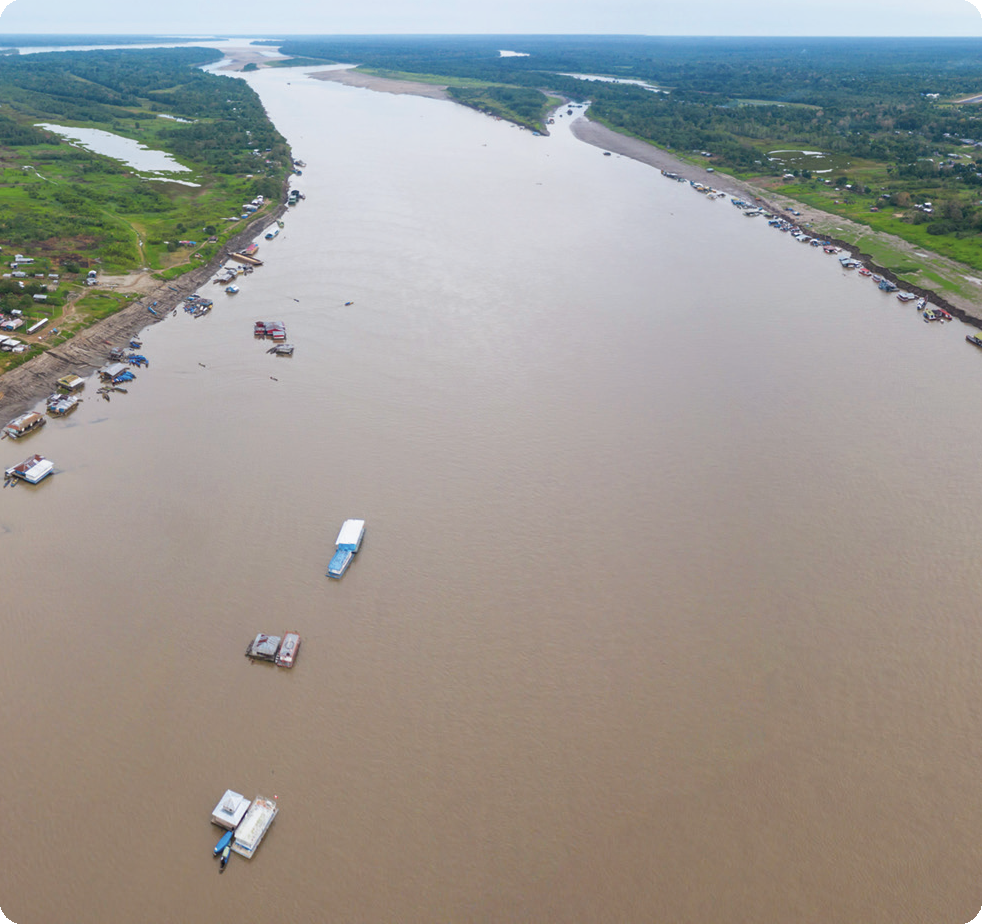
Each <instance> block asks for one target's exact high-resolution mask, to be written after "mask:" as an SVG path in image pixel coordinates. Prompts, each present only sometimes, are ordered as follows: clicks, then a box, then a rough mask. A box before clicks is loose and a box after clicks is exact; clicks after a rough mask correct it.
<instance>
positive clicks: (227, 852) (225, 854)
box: [218, 844, 232, 873]
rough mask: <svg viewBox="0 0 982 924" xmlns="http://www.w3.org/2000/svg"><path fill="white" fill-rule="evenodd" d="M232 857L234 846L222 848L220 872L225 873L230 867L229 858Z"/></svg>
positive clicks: (229, 845) (228, 845) (227, 845)
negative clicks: (227, 867) (226, 868)
mask: <svg viewBox="0 0 982 924" xmlns="http://www.w3.org/2000/svg"><path fill="white" fill-rule="evenodd" d="M231 855H232V845H231V844H226V845H225V847H224V848H222V859H221V860H220V861H219V865H218V872H220V873H224V872H225V867H226V866H228V858H229V857H230V856H231Z"/></svg>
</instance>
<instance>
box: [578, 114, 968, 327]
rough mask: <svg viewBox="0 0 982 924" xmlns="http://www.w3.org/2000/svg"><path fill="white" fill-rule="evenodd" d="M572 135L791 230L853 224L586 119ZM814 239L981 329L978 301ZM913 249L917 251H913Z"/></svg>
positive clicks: (841, 244) (843, 245)
mask: <svg viewBox="0 0 982 924" xmlns="http://www.w3.org/2000/svg"><path fill="white" fill-rule="evenodd" d="M571 131H572V132H573V135H574V136H575V137H576V138H578V139H579V140H580V141H583V142H585V143H586V144H591V145H593V146H594V147H598V148H601V149H602V150H604V151H610V152H612V153H614V154H620V155H621V156H623V157H630V158H631V159H632V160H637V161H640V162H641V163H643V164H647V165H648V166H650V167H657V168H659V169H660V170H669V171H671V172H673V173H679V174H684V175H685V177H686V178H687V179H690V180H694V181H696V182H698V183H702V184H704V185H706V186H712V187H714V188H716V189H719V190H722V191H723V192H726V193H729V194H730V195H733V196H738V197H740V198H746V199H750V200H753V201H755V202H757V203H758V204H759V205H760V206H761V207H762V208H765V209H767V210H768V211H770V212H773V213H774V214H775V215H777V216H779V217H780V218H783V219H785V220H786V221H788V222H791V223H792V224H797V225H799V226H802V227H805V228H807V227H808V226H810V225H813V224H815V223H816V222H818V221H820V220H822V221H836V222H838V223H839V224H847V223H848V222H847V221H846V219H840V218H839V217H838V216H835V215H832V214H830V213H827V212H820V211H818V210H817V209H810V208H808V207H807V206H805V205H801V204H799V203H796V204H795V211H796V212H798V213H799V214H798V215H792V214H791V213H790V211H789V208H788V206H785V205H781V204H780V203H778V202H776V201H775V200H774V198H773V193H772V191H770V190H767V189H762V188H760V187H757V186H753V185H751V184H749V183H744V182H743V181H741V180H738V179H736V178H734V177H732V176H729V175H727V174H725V173H716V172H715V171H713V172H710V171H709V170H707V169H706V168H705V167H700V166H698V165H697V164H691V163H687V162H685V161H683V160H680V159H679V158H677V157H675V156H673V155H672V154H670V153H669V152H668V151H665V150H663V149H661V148H658V147H655V146H654V145H652V144H649V143H648V142H647V141H642V140H641V139H640V138H632V137H631V136H630V135H622V134H620V133H619V132H615V131H614V130H613V129H610V128H607V127H606V126H605V125H602V124H601V123H599V122H593V121H591V120H589V119H587V118H586V117H585V116H583V117H581V118H579V119H576V120H575V121H574V122H573V124H572V126H571ZM812 233H813V234H814V235H815V236H816V237H821V238H822V239H823V240H828V241H830V242H831V243H832V244H834V245H835V246H836V247H838V248H839V249H840V250H842V251H844V252H846V253H848V254H850V255H851V256H852V257H853V259H855V260H859V261H861V262H862V263H864V264H865V265H866V267H867V268H868V269H870V270H871V271H872V272H874V273H876V274H878V275H880V276H883V277H884V278H885V279H889V280H890V281H891V282H892V283H894V284H895V285H896V286H897V287H898V288H900V289H902V290H905V291H908V292H912V293H914V295H917V296H918V297H919V298H926V299H927V300H928V301H929V302H930V303H931V304H933V305H936V306H938V307H940V308H944V309H945V310H946V311H947V312H948V313H949V314H951V315H952V316H954V317H956V318H958V319H959V320H961V321H964V322H965V323H966V324H971V325H972V326H974V327H978V328H982V310H980V308H979V306H978V304H977V303H976V302H975V301H972V300H970V299H958V298H956V297H954V296H951V297H948V296H944V295H941V294H939V293H937V292H935V291H933V290H930V289H924V288H921V287H920V286H915V285H912V284H911V283H909V282H907V281H905V280H903V279H899V278H898V277H897V276H895V275H894V274H893V273H892V272H891V271H890V270H889V269H888V268H886V267H883V266H878V265H877V264H876V263H875V262H874V261H873V259H872V257H871V256H870V255H869V254H867V253H863V251H862V248H861V247H857V246H856V245H855V244H853V243H850V242H848V241H845V240H841V239H839V238H836V237H835V236H834V234H831V233H829V232H828V231H825V232H821V231H814V232H812ZM896 240H897V241H898V242H899V243H901V244H905V242H900V241H899V238H898V239H896ZM910 249H911V250H912V249H913V248H910Z"/></svg>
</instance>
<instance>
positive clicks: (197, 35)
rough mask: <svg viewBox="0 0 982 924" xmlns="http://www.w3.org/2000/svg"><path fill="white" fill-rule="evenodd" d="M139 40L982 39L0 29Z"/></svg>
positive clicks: (20, 34) (32, 35)
mask: <svg viewBox="0 0 982 924" xmlns="http://www.w3.org/2000/svg"><path fill="white" fill-rule="evenodd" d="M70 37H77V38H142V39H181V40H194V39H199V40H200V39H212V38H215V39H217V38H222V39H226V40H231V39H240V38H241V39H278V38H279V39H317V38H376V39H377V38H402V39H405V38H489V39H490V38H503V39H522V38H528V39H535V38H611V39H614V38H632V39H740V40H747V39H762V40H763V39H766V40H771V39H775V40H794V41H822V40H835V41H843V40H847V41H848V40H850V39H860V40H862V41H880V40H882V41H894V40H896V39H910V40H911V41H936V40H938V39H953V40H962V41H970V40H973V39H982V34H979V35H907V34H897V35H842V34H841V33H840V34H836V35H791V34H789V35H749V34H746V35H744V34H728V35H709V34H701V33H700V34H695V33H682V32H663V33H657V34H655V33H646V32H303V33H286V32H255V33H251V32H187V33H185V32H106V31H101V32H11V33H4V32H3V30H2V26H0V38H2V39H18V38H23V39H28V38H70Z"/></svg>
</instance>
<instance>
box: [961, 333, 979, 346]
mask: <svg viewBox="0 0 982 924" xmlns="http://www.w3.org/2000/svg"><path fill="white" fill-rule="evenodd" d="M965 339H966V340H967V341H968V342H969V343H972V344H974V345H975V346H977V347H980V348H982V337H978V336H976V335H975V334H967V335H966V337H965Z"/></svg>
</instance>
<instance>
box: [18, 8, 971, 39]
mask: <svg viewBox="0 0 982 924" xmlns="http://www.w3.org/2000/svg"><path fill="white" fill-rule="evenodd" d="M973 3H974V4H978V7H979V8H978V9H977V8H976V6H974V5H973ZM4 7H5V8H4ZM0 9H3V13H2V14H0V34H2V33H7V34H11V33H24V32H42V33H44V32H55V33H70V32H76V33H79V32H81V33H86V32H91V33H103V34H105V33H110V34H126V33H169V34H178V35H188V34H202V33H205V34H213V33H217V34H223V35H259V34H264V33H265V34H271V33H276V34H284V33H287V34H300V33H306V34H345V33H347V34H361V33H449V34H455V33H456V34H466V33H493V34H498V33H519V34H534V33H549V34H564V33H629V34H642V35H822V36H834V35H869V36H877V35H909V36H932V35H965V36H972V35H982V14H980V12H979V10H980V9H982V0H971V2H970V0H821V2H808V0H750V2H744V3H733V2H731V0H687V2H685V3H678V2H677V0H579V2H577V3H576V4H568V3H565V2H563V3H560V2H558V0H480V2H477V0H360V2H358V3H351V2H350V0H343V2H342V0H292V2H291V3H289V4H286V5H280V4H274V3H270V2H269V0H236V2H235V3H217V2H214V0H211V2H209V0H205V2H201V0H168V2H167V3H160V4H143V3H134V2H132V0H89V2H88V3H84V4H80V3H78V2H76V0H12V2H11V0H0Z"/></svg>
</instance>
